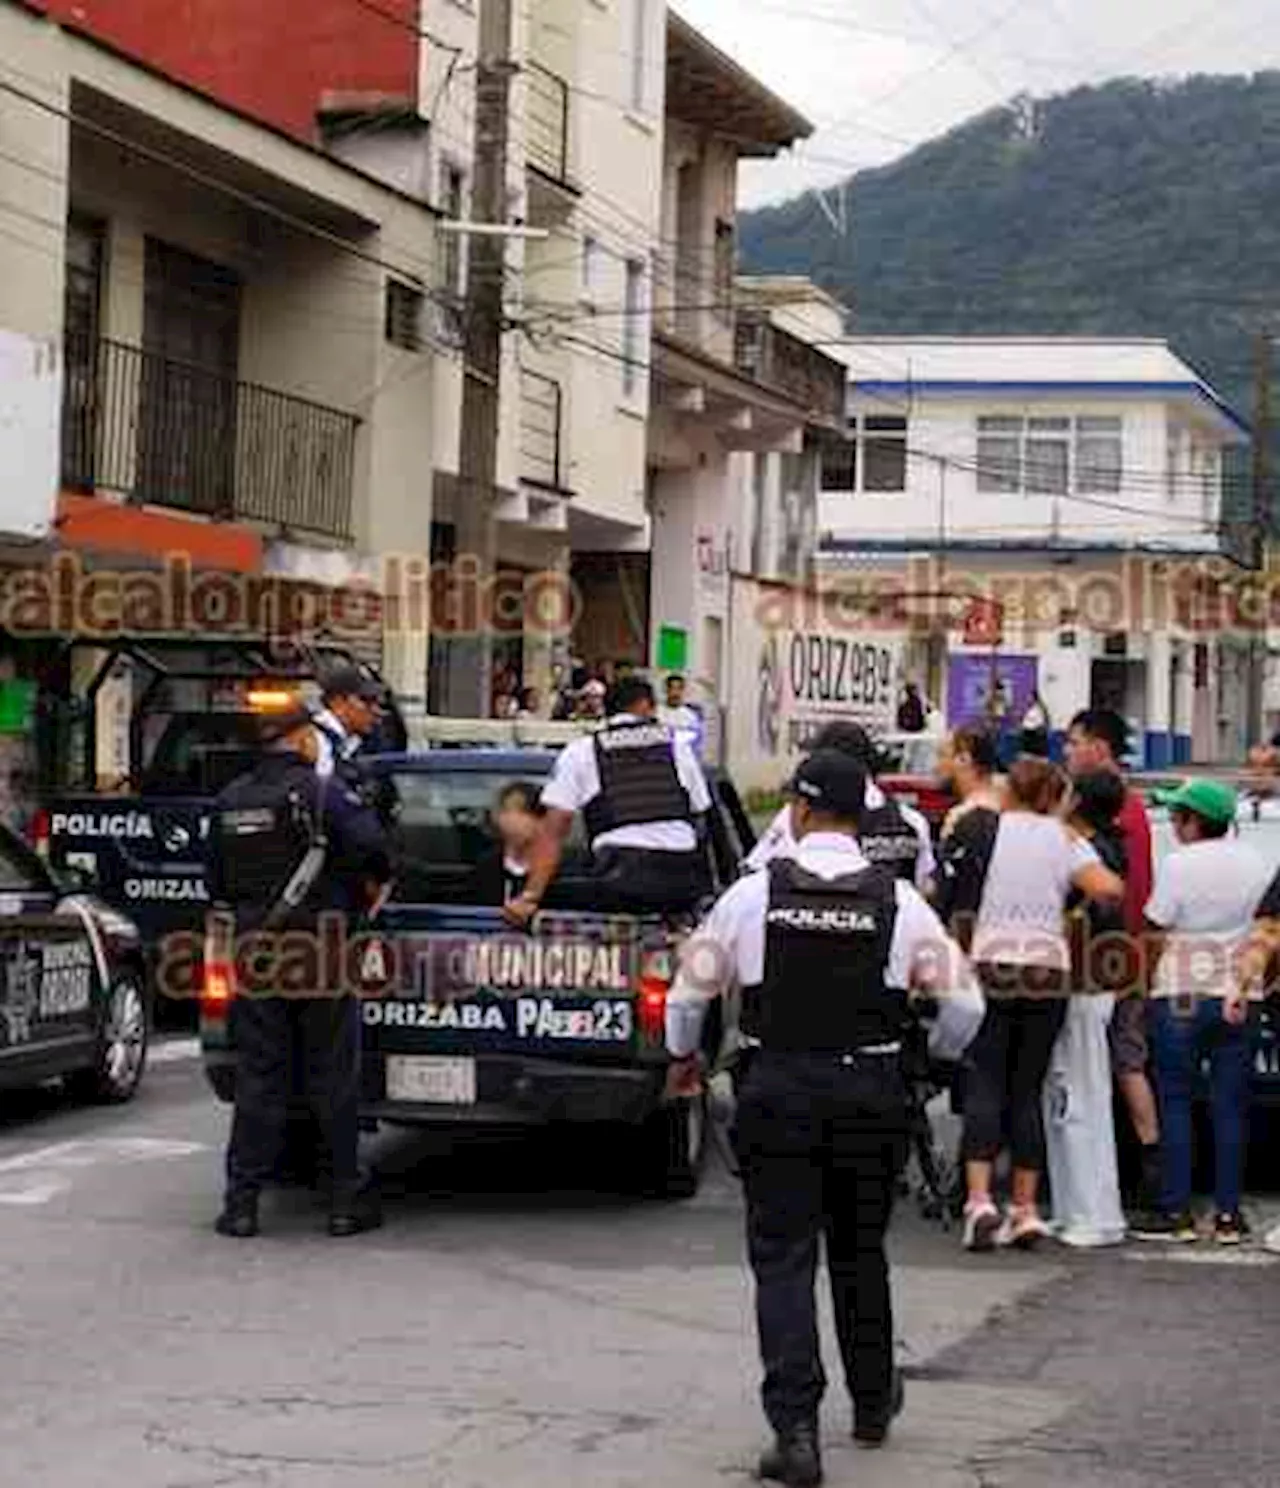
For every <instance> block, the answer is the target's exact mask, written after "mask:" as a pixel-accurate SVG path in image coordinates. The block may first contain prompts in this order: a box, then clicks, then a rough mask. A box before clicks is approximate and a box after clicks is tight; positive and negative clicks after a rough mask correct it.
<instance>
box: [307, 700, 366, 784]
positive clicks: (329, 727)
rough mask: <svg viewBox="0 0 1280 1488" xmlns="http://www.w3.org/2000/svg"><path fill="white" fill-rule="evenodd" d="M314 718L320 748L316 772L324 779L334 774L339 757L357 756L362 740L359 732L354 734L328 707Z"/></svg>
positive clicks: (351, 757) (346, 758) (349, 757)
mask: <svg viewBox="0 0 1280 1488" xmlns="http://www.w3.org/2000/svg"><path fill="white" fill-rule="evenodd" d="M314 718H315V723H316V742H317V743H318V745H319V748H320V752H319V754H318V756H317V757H316V774H317V775H318V776H319V777H320V779H321V780H324V779H327V777H328V776H330V775H332V774H333V769H334V766H335V764H337V762H338V760H339V759H342V760H350V759H354V758H355V757H356V755H357V754H358V753H359V750H360V745H361V742H362V741H361V738H360V735H359V734H353V733H352V732H351V730H350V729H348V728H347V726H346V724H345V723H343V721H342V720H341V719H340V718H339V717H338V716H337V714H335V713H331V712H330V711H329V710H328V708H322V709H321V710H320V712H319V713H317V714H315V715H314Z"/></svg>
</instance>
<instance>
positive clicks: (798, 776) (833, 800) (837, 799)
mask: <svg viewBox="0 0 1280 1488" xmlns="http://www.w3.org/2000/svg"><path fill="white" fill-rule="evenodd" d="M787 794H788V795H790V796H795V797H796V798H797V799H798V800H801V801H806V802H808V804H809V805H810V806H812V807H813V809H814V810H815V811H824V812H827V813H828V814H829V815H831V816H838V817H841V818H843V819H845V820H850V821H851V820H853V818H855V817H856V816H858V815H859V814H860V813H861V811H862V808H863V806H864V805H865V804H866V799H867V771H866V768H865V766H863V765H862V764H860V763H859V762H858V761H857V760H856V759H854V758H852V756H850V755H848V754H845V753H843V752H842V751H841V750H839V749H820V750H818V752H817V753H816V754H811V755H810V756H809V758H808V759H806V760H804V761H803V762H802V763H801V765H800V766H799V768H798V769H797V770H796V773H795V774H794V775H793V776H792V777H791V780H790V782H789V784H788V785H787Z"/></svg>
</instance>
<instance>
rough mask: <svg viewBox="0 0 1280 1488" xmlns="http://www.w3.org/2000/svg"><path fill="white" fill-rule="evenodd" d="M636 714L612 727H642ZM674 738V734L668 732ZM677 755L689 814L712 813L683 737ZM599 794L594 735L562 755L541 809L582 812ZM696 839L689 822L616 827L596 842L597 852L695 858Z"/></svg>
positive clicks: (675, 745)
mask: <svg viewBox="0 0 1280 1488" xmlns="http://www.w3.org/2000/svg"><path fill="white" fill-rule="evenodd" d="M647 721H648V720H645V719H641V718H638V717H637V716H636V714H634V713H618V714H615V715H614V716H613V717H612V718H611V719H609V723H608V726H609V727H610V728H613V727H615V726H620V725H628V724H638V723H644V722H647ZM668 732H670V730H668ZM671 744H672V749H673V750H674V753H675V764H676V774H677V776H678V777H679V779H680V784H681V785H682V786H683V787H684V789H685V792H686V794H687V795H688V797H689V809H690V811H692V812H693V814H694V815H695V816H701V815H702V814H703V812H706V811H710V810H711V792H710V791H709V790H708V789H707V782H706V779H705V777H704V776H703V773H702V767H701V766H700V765H699V764H698V761H697V757H696V756H695V755H694V752H693V749H692V747H691V746H690V744H689V741H688V739H686V738H685V737H684V736H683V735H682V734H673V735H672V737H671ZM599 794H600V769H599V766H598V765H597V764H596V743H595V738H594V736H592V735H589V734H588V735H584V736H583V737H582V738H581V739H574V741H573V742H572V743H571V744H566V745H565V747H564V748H563V749H562V750H561V751H560V754H559V757H558V758H557V760H556V763H555V768H554V769H553V770H552V772H551V779H550V780H548V781H547V783H546V785H545V786H543V788H542V804H543V805H544V806H546V807H549V808H550V809H551V810H553V811H582V810H583V809H584V808H585V807H587V806H589V805H590V804H591V802H592V801H594V800H595V798H596V797H597V796H598V795H599ZM697 846H698V834H697V832H696V831H695V830H694V828H693V826H692V824H691V823H690V822H687V821H661V822H645V823H643V824H642V825H640V826H634V827H615V828H614V830H613V831H612V832H602V833H601V834H600V835H599V837H595V838H593V839H592V842H591V847H592V850H593V851H596V850H598V849H599V848H602V847H642V848H647V849H649V850H650V851H653V852H693V851H694V850H695V849H696V848H697Z"/></svg>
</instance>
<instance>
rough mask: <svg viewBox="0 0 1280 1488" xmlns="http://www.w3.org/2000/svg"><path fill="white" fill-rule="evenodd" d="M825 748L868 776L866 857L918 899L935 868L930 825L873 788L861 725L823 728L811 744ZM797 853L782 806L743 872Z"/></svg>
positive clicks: (867, 739) (871, 752)
mask: <svg viewBox="0 0 1280 1488" xmlns="http://www.w3.org/2000/svg"><path fill="white" fill-rule="evenodd" d="M824 749H835V750H839V752H840V753H841V754H847V755H848V756H849V757H850V759H852V760H855V761H856V762H857V763H858V764H859V765H861V766H862V768H863V770H865V771H866V774H867V776H868V779H867V800H866V806H865V808H864V809H863V813H862V817H861V820H860V821H859V824H858V841H859V842H860V843H861V845H862V851H863V854H864V856H865V857H867V858H869V859H870V860H871V861H872V862H873V863H883V864H884V865H885V866H886V867H888V868H891V869H892V870H893V872H894V873H895V874H896V875H897V876H898V877H899V878H903V879H906V880H907V881H908V882H910V883H914V884H915V886H916V888H918V889H919V890H920V892H921V893H922V894H925V893H928V891H929V886H930V884H931V883H932V881H933V876H934V874H935V872H936V871H937V866H938V865H937V862H936V860H935V858H934V854H933V836H932V834H931V832H930V831H929V823H928V822H927V821H926V820H925V819H924V817H923V816H921V814H920V813H919V812H918V811H916V810H915V808H914V807H911V806H904V805H902V804H901V803H900V802H898V801H893V800H890V798H889V797H888V796H886V795H885V793H884V792H883V791H882V790H881V789H880V787H879V786H878V785H877V784H876V783H875V779H874V775H875V770H874V764H875V759H876V747H875V744H874V743H873V742H872V739H871V736H870V734H868V733H867V731H866V729H864V728H863V727H862V726H861V725H860V724H856V723H848V722H846V721H845V720H843V719H836V720H835V721H834V722H832V723H829V724H827V725H826V726H825V727H824V728H823V729H821V730H820V731H819V733H818V735H817V737H816V738H815V739H814V741H813V751H814V753H817V752H818V751H820V750H824ZM795 850H796V842H795V838H794V837H793V836H792V833H791V808H790V806H784V807H783V808H782V810H781V811H779V813H778V814H777V816H775V817H774V819H773V821H772V822H771V823H770V824H769V826H768V827H767V828H766V829H765V832H764V835H763V836H762V837H761V838H760V840H759V842H757V843H756V845H755V847H754V848H753V849H752V850H751V852H750V854H749V855H748V857H747V860H746V864H745V867H746V869H747V871H748V872H752V873H754V872H756V871H757V870H759V869H761V868H764V867H765V866H766V865H767V864H768V863H770V862H771V861H772V860H773V859H774V858H776V857H794V856H795Z"/></svg>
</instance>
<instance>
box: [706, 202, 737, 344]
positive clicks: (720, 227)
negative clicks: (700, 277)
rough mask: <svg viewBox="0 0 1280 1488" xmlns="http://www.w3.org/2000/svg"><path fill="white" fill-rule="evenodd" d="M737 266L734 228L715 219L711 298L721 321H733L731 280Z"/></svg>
mask: <svg viewBox="0 0 1280 1488" xmlns="http://www.w3.org/2000/svg"><path fill="white" fill-rule="evenodd" d="M737 264H738V244H737V235H736V233H735V231H734V226H733V223H732V222H731V221H729V219H728V218H726V217H717V218H716V243H715V284H714V285H713V286H712V298H713V299H714V300H715V310H716V314H717V315H718V316H719V317H720V319H721V320H727V321H732V319H733V304H732V300H733V280H734V273H735V271H736V269H737Z"/></svg>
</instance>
